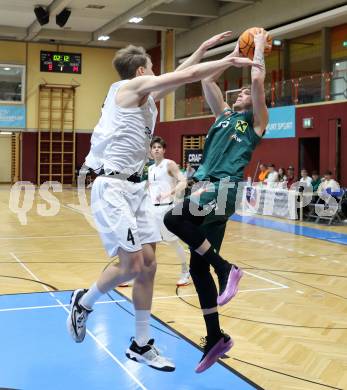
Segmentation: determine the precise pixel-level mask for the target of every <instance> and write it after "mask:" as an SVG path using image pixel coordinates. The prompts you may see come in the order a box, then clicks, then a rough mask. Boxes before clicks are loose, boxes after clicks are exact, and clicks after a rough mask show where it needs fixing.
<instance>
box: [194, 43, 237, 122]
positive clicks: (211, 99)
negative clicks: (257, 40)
mask: <svg viewBox="0 0 347 390" xmlns="http://www.w3.org/2000/svg"><path fill="white" fill-rule="evenodd" d="M232 55H233V56H234V57H239V46H238V44H236V47H235V50H234V51H233V53H232ZM224 70H225V69H222V70H220V71H219V72H217V73H214V74H212V75H210V76H209V77H207V78H205V79H203V80H201V84H202V88H203V90H204V95H205V99H206V101H207V103H208V105H209V107H210V108H211V110H212V112H213V115H214V116H215V117H216V118H218V117H219V116H220V115H221V114H222V113H223V111H224V110H225V109H227V108H230V106H229V105H228V104H227V103H226V102H225V100H224V96H223V94H222V91H221V90H220V88H219V86H218V84H217V80H218V79H219V77H220V76H221V75H222V73H223V72H224Z"/></svg>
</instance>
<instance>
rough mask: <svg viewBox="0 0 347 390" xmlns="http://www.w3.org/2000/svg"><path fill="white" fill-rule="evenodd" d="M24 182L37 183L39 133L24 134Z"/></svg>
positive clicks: (22, 156) (22, 157)
mask: <svg viewBox="0 0 347 390" xmlns="http://www.w3.org/2000/svg"><path fill="white" fill-rule="evenodd" d="M21 162H22V180H23V181H31V182H32V183H36V182H37V133H24V132H23V133H22V155H21Z"/></svg>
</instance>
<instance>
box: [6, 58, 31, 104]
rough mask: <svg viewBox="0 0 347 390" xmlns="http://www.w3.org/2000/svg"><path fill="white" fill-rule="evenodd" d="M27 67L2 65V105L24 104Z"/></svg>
mask: <svg viewBox="0 0 347 390" xmlns="http://www.w3.org/2000/svg"><path fill="white" fill-rule="evenodd" d="M24 96H25V66H24V65H12V64H0V103H2V104H24Z"/></svg>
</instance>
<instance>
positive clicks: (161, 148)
mask: <svg viewBox="0 0 347 390" xmlns="http://www.w3.org/2000/svg"><path fill="white" fill-rule="evenodd" d="M165 151H166V142H165V141H164V140H163V139H162V138H161V137H154V138H153V139H152V142H151V155H152V157H153V158H154V164H153V165H151V166H150V167H149V168H148V188H149V193H150V196H151V200H152V204H153V205H154V213H155V219H156V223H157V225H158V226H159V228H160V234H161V237H162V239H163V241H165V242H167V243H168V244H169V245H170V246H171V247H172V248H173V249H174V250H175V251H176V254H177V257H178V258H179V260H180V262H181V277H180V278H179V280H178V281H177V283H176V284H177V286H187V285H188V284H190V283H191V281H190V275H189V270H188V266H187V259H186V257H187V256H186V253H185V250H184V248H183V246H182V245H181V244H180V242H179V239H178V237H177V236H175V235H174V234H173V233H171V232H170V231H169V230H167V228H166V226H165V225H164V221H163V219H164V215H165V214H166V213H167V212H168V211H169V210H171V209H172V208H173V207H174V201H175V198H176V199H177V198H179V197H182V198H183V194H184V190H185V188H186V186H187V179H186V177H185V176H184V175H183V174H182V173H181V171H180V170H179V168H178V166H177V164H176V163H175V162H174V161H172V160H168V159H166V158H165Z"/></svg>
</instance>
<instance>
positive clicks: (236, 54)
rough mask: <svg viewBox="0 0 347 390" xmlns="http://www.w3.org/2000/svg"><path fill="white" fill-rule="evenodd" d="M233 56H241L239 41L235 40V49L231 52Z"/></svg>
mask: <svg viewBox="0 0 347 390" xmlns="http://www.w3.org/2000/svg"><path fill="white" fill-rule="evenodd" d="M231 54H232V55H233V56H234V57H241V53H240V45H239V41H237V42H236V46H235V49H234V50H233V52H232V53H231Z"/></svg>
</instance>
